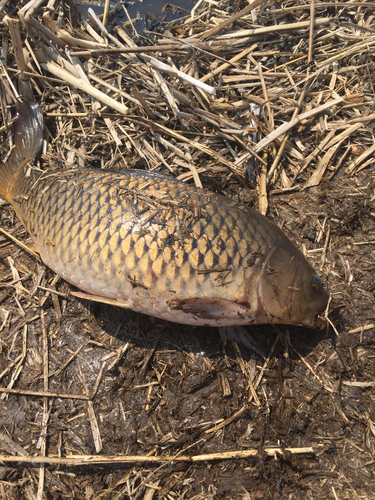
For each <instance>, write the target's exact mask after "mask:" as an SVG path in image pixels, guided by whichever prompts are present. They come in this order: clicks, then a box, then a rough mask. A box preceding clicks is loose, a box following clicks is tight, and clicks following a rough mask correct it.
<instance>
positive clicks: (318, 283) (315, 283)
mask: <svg viewBox="0 0 375 500" xmlns="http://www.w3.org/2000/svg"><path fill="white" fill-rule="evenodd" d="M311 288H312V289H313V290H320V289H321V288H323V283H322V280H321V279H320V278H319V276H318V275H315V276H313V277H312V278H311Z"/></svg>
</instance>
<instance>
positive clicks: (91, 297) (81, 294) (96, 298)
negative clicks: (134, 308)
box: [71, 292, 130, 309]
mask: <svg viewBox="0 0 375 500" xmlns="http://www.w3.org/2000/svg"><path fill="white" fill-rule="evenodd" d="M71 295H73V296H74V297H77V298H78V299H86V300H92V301H93V302H101V303H102V304H109V305H111V306H116V307H123V308H124V309H129V308H130V305H129V304H128V303H127V302H119V301H118V300H115V299H106V298H105V297H99V296H98V295H91V294H89V293H84V292H71Z"/></svg>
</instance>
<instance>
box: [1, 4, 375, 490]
mask: <svg viewBox="0 0 375 500" xmlns="http://www.w3.org/2000/svg"><path fill="white" fill-rule="evenodd" d="M348 16H349V14H348ZM267 49H269V46H268V45H267ZM363 57H364V58H365V64H364V67H363V69H360V70H354V69H353V73H355V78H356V79H357V80H356V81H357V82H359V83H358V85H359V86H358V88H357V91H358V92H360V93H361V95H365V96H366V98H367V100H365V105H366V106H367V107H366V110H365V113H367V114H370V113H371V112H373V110H374V91H373V87H372V83H371V75H373V71H374V59H373V56H372V54H371V52H370V53H367V54H366V55H365V56H363ZM278 62H280V61H278ZM281 62H282V60H281ZM361 62H362V63H363V60H362V61H361ZM346 64H347V65H350V64H353V61H352V60H348V61H347V62H346ZM358 64H359V63H358ZM259 94H260V95H262V94H261V92H259ZM46 102H47V105H48V103H49V102H50V101H48V99H47V101H46ZM361 112H362V111H361ZM340 113H341V114H340V118H342V117H343V116H344V117H345V111H344V112H340ZM289 118H290V116H289ZM330 118H332V116H331V117H330ZM46 123H47V127H48V128H50V130H51V131H52V134H53V133H54V129H53V127H54V125H53V119H52V118H46ZM374 123H375V122H374V121H369V122H366V130H365V131H363V132H361V131H359V132H357V135H356V136H355V138H354V139H353V140H352V139H351V140H350V142H349V141H347V142H344V143H343V144H342V146H340V147H341V149H340V150H339V153H338V155H337V157H336V159H337V158H338V157H342V155H343V154H344V152H345V151H346V149H348V151H347V153H346V156H345V158H344V159H343V162H342V165H341V167H339V168H336V167H337V162H336V163H335V161H332V163H330V165H329V167H328V169H327V171H326V173H325V175H324V177H323V178H322V180H321V182H320V183H319V185H317V186H314V187H310V188H308V189H295V190H283V189H281V188H280V186H278V185H274V186H273V187H272V188H270V189H269V209H268V212H267V216H268V217H270V218H271V219H273V220H274V221H275V222H276V223H277V224H278V225H280V226H281V227H282V229H283V231H284V232H286V234H287V235H288V236H289V237H290V238H291V239H292V240H293V241H294V242H295V244H296V245H297V246H298V247H299V248H301V249H302V251H303V252H304V253H305V255H307V258H308V260H309V262H310V263H311V264H312V265H313V266H314V267H315V269H316V270H317V271H318V272H319V274H320V276H321V277H322V279H323V281H324V284H325V286H326V288H327V289H328V290H329V292H330V293H331V294H332V301H331V304H330V312H329V317H330V320H331V321H332V324H333V325H334V328H332V327H331V328H330V330H329V332H326V331H323V332H316V331H313V330H308V329H304V328H297V327H287V326H278V327H273V326H267V325H264V326H255V327H251V329H250V327H249V333H250V334H251V336H252V337H253V339H254V340H255V341H256V343H257V345H258V347H259V349H260V350H261V351H262V352H263V353H265V355H266V356H265V357H266V359H263V358H262V357H261V356H260V355H258V354H256V353H254V352H252V351H250V350H249V349H247V348H245V347H243V346H241V345H239V346H237V345H236V344H232V343H227V344H226V345H225V346H224V345H222V343H221V341H220V335H219V332H218V330H217V329H214V328H212V329H210V328H203V327H188V326H181V325H177V324H172V323H167V322H164V321H162V320H158V319H155V318H152V317H147V316H143V315H140V314H137V313H134V312H132V311H128V310H123V309H119V308H115V307H113V306H108V305H104V304H99V303H93V302H89V301H86V300H81V299H76V298H74V297H73V296H71V295H69V293H70V291H71V290H73V287H71V286H70V285H68V284H67V283H66V282H64V281H63V280H62V279H61V278H57V277H56V276H55V275H54V273H53V272H52V271H50V270H49V269H48V268H46V267H45V266H44V265H43V264H42V263H41V262H39V261H38V260H37V259H36V258H34V257H33V256H30V255H29V254H28V252H27V251H25V250H24V249H22V248H20V247H19V246H18V245H16V244H15V243H13V242H12V241H11V240H9V238H8V237H7V236H5V235H1V237H0V284H1V287H0V353H1V356H0V387H4V388H6V387H8V388H9V387H11V388H13V389H14V391H15V393H14V394H12V393H11V394H9V393H3V394H1V397H2V399H1V402H0V452H1V453H2V454H3V455H18V456H20V457H22V456H37V455H40V454H41V450H43V447H44V451H45V453H46V454H47V455H48V456H50V457H52V456H56V457H66V456H69V455H75V456H76V455H105V456H119V455H139V456H146V455H148V456H149V457H155V456H158V455H169V456H171V455H173V456H178V455H181V456H198V455H204V454H212V453H216V454H219V453H222V452H229V451H239V452H240V451H242V450H247V449H255V450H257V453H256V455H255V456H253V457H250V458H236V457H234V458H230V459H224V460H222V459H218V460H211V459H210V460H206V461H203V462H199V463H193V462H177V461H174V462H167V463H148V462H145V463H141V464H140V463H130V464H113V463H112V464H111V463H107V464H98V465H96V464H95V465H81V466H67V465H64V464H48V463H47V465H46V468H45V469H42V468H40V465H38V464H28V463H18V462H17V460H16V459H15V461H14V462H7V463H5V462H3V463H2V464H0V465H2V466H1V467H0V498H2V499H4V500H5V499H7V500H8V499H9V500H10V499H12V500H18V499H20V500H21V499H34V498H48V499H63V498H68V497H69V498H75V499H82V500H94V499H95V500H96V499H104V500H106V499H111V500H115V499H116V500H119V499H131V500H136V499H146V500H151V499H152V498H161V499H162V498H163V499H164V498H166V499H169V500H177V499H215V500H223V499H233V500H234V499H244V500H250V499H251V500H255V499H271V498H272V499H301V500H302V499H303V500H305V499H306V500H308V499H319V500H320V499H322V500H323V499H333V500H336V499H339V500H345V499H364V500H365V499H371V498H375V379H374V373H375V280H374V273H375V251H374V250H375V167H374V163H369V165H368V166H367V167H366V168H363V169H362V170H359V171H355V173H354V175H346V174H345V168H346V167H347V166H348V165H350V164H351V162H353V160H355V159H356V158H358V156H359V154H361V153H362V152H363V151H364V150H365V146H364V142H366V147H369V146H371V144H372V142H371V141H372V140H373V135H372V134H373V126H374V125H373V124H374ZM75 126H76V128H77V129H78V128H79V127H78V126H77V124H75ZM311 127H312V125H311ZM141 133H144V130H143V129H141ZM304 133H305V136H304V138H303V142H304V145H305V147H306V148H307V150H306V152H304V153H303V154H304V156H307V154H308V153H310V152H311V151H312V150H313V149H314V147H315V146H316V144H319V141H320V140H321V137H320V136H319V133H318V132H316V130H315V131H314V130H311V131H310V130H309V131H308V132H306V131H304ZM322 133H323V132H322ZM106 147H107V148H108V147H109V146H106V145H103V149H102V151H96V152H95V154H96V155H97V156H98V157H100V155H101V154H103V155H104V156H105V155H106V154H107V151H106ZM358 151H359V152H358ZM124 156H125V158H126V160H127V162H128V165H129V166H131V167H134V166H136V167H142V165H143V160H142V157H141V156H139V155H137V154H135V153H134V151H128V152H125V153H124ZM204 158H205V157H203V160H204ZM289 160H290V156H289V153H288V154H286V155H285V156H284V157H283V160H282V161H283V162H284V163H283V164H284V165H285V168H287V165H288V161H289ZM56 161H57V163H58V164H59V162H61V163H62V159H61V158H57V160H56ZM42 164H44V165H45V167H46V168H48V165H49V166H50V167H51V164H52V166H53V167H55V166H56V164H55V160H54V158H52V154H50V155H48V154H47V155H45V156H44V158H42ZM57 166H58V165H57ZM163 172H165V173H167V172H166V171H165V169H164V170H163ZM227 174H228V172H227V173H226V174H221V175H220V176H219V177H218V175H217V174H216V173H215V171H214V170H209V169H207V170H205V171H203V172H201V173H200V179H201V181H202V183H203V186H204V187H206V188H210V189H211V190H215V191H218V192H220V193H222V194H225V195H227V196H229V197H231V198H233V199H234V200H240V201H242V202H246V203H247V204H249V205H250V206H253V207H254V208H255V209H257V208H258V190H257V189H256V187H254V186H252V185H251V183H249V182H248V180H247V179H245V180H240V179H238V178H237V177H236V176H234V175H227ZM303 180H306V178H304V179H303ZM0 227H1V228H3V229H5V230H6V231H7V232H9V233H11V235H12V236H13V237H15V238H17V239H18V240H21V241H22V242H27V241H28V237H27V234H26V232H25V230H24V228H23V226H22V225H21V224H20V222H19V221H18V220H17V218H16V216H15V215H14V212H13V209H12V207H11V206H10V205H9V204H7V203H5V202H2V205H1V207H0ZM38 287H39V288H38ZM51 291H52V293H51ZM55 291H56V292H58V293H57V294H56V293H54V292H55ZM46 355H48V358H47V359H48V361H47V365H48V377H47V378H48V381H49V384H48V390H46V387H45V385H44V384H45V376H44V374H45V360H46ZM27 391H31V392H34V395H30V394H27ZM8 392H9V391H8ZM35 392H39V393H40V396H37V395H35ZM47 392H49V393H54V394H55V396H54V397H52V396H49V397H46V396H43V394H45V393H47ZM74 395H75V396H76V397H74ZM89 395H94V396H93V397H92V398H89V397H88V396H89ZM268 447H279V448H280V449H281V450H284V449H285V448H305V447H311V451H310V452H309V453H304V454H297V453H291V452H288V451H285V452H284V453H275V455H274V456H268V455H267V454H266V452H265V449H266V448H268ZM46 450H47V452H46ZM0 462H1V457H0ZM40 474H45V479H44V486H43V492H39V493H38V484H40Z"/></svg>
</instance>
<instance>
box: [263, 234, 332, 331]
mask: <svg viewBox="0 0 375 500" xmlns="http://www.w3.org/2000/svg"><path fill="white" fill-rule="evenodd" d="M257 292H258V293H257V300H258V305H257V314H258V316H259V317H260V318H264V322H265V323H279V324H287V325H297V326H307V327H309V328H315V329H321V330H322V329H324V328H325V327H326V321H325V320H323V319H322V318H321V317H320V315H321V314H322V313H323V312H324V310H325V308H326V306H327V302H328V298H329V296H328V293H327V292H326V290H325V289H324V287H323V283H322V280H321V279H320V278H319V276H318V275H317V274H316V272H315V271H314V269H313V268H312V267H311V266H310V264H309V263H308V262H307V260H306V259H305V257H304V256H303V255H302V254H301V253H300V252H299V251H298V250H297V249H296V248H295V247H294V245H293V244H292V243H291V242H289V241H288V242H282V243H277V244H276V245H275V246H274V247H273V248H272V250H271V251H270V252H269V253H268V255H267V257H266V260H265V262H264V263H263V265H262V267H261V271H260V275H259V281H258V290H257ZM259 322H260V321H259Z"/></svg>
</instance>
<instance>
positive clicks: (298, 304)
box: [0, 101, 328, 337]
mask: <svg viewBox="0 0 375 500" xmlns="http://www.w3.org/2000/svg"><path fill="white" fill-rule="evenodd" d="M13 141H14V146H13V149H12V151H11V154H10V155H9V157H8V159H7V161H6V162H5V163H3V164H2V166H1V167H0V196H1V197H2V198H3V199H5V200H6V201H8V202H9V203H10V204H11V205H12V206H13V208H14V210H15V213H16V215H17V217H18V219H19V220H20V221H21V222H22V224H23V225H24V226H25V228H26V230H27V232H28V233H29V235H30V236H31V238H32V240H33V243H34V245H35V247H36V249H37V251H38V253H39V254H40V257H41V259H42V261H43V262H44V263H45V264H46V266H48V267H49V268H51V269H52V270H53V271H54V272H55V273H57V274H58V275H59V276H61V277H62V278H64V279H65V280H66V281H67V282H69V283H70V284H72V285H74V286H75V287H77V288H78V289H80V290H82V292H75V295H76V296H78V297H84V298H89V299H91V300H94V301H95V300H96V301H99V302H104V303H107V304H113V305H117V306H119V307H124V308H129V309H132V310H133V311H137V312H139V313H142V314H146V315H150V316H154V317H156V318H161V319H164V320H168V321H171V322H174V323H180V324H185V325H193V326H199V325H202V326H210V327H221V328H224V330H225V328H227V327H240V325H254V324H286V325H297V326H303V327H308V328H315V329H322V328H324V327H325V326H326V321H325V320H324V318H323V317H322V314H323V312H324V310H325V308H326V305H327V301H328V293H327V291H326V290H325V288H324V286H323V283H322V280H321V278H320V277H319V276H318V275H317V273H316V272H315V271H314V269H313V268H312V266H311V265H310V264H309V262H308V261H307V260H306V258H305V257H304V256H303V254H302V253H301V252H300V251H299V250H298V249H297V248H296V246H295V245H294V244H293V243H292V242H291V241H290V239H289V238H288V237H287V236H286V235H285V234H284V233H283V231H282V230H281V229H280V228H279V227H278V226H277V225H276V224H275V223H274V222H272V221H271V220H270V219H268V218H267V217H265V216H263V215H261V214H259V213H258V212H256V211H254V210H252V209H251V208H249V207H248V206H245V205H244V204H241V203H237V202H235V201H233V200H232V199H229V198H227V197H225V196H222V195H220V194H216V193H213V192H210V191H208V190H206V189H201V188H197V187H195V186H194V185H190V184H188V183H186V182H182V181H180V180H177V179H175V178H173V177H172V176H168V175H163V174H160V173H156V172H150V171H143V170H135V169H128V170H121V171H112V170H101V169H68V170H60V171H42V170H40V169H38V168H37V167H35V166H34V162H35V158H36V157H37V155H38V153H39V151H40V149H41V146H42V143H43V114H42V111H41V108H40V106H39V104H37V103H35V102H26V101H22V102H20V103H19V104H18V116H17V118H16V119H15V120H14V123H13ZM229 337H230V335H229ZM239 337H241V335H239Z"/></svg>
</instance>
